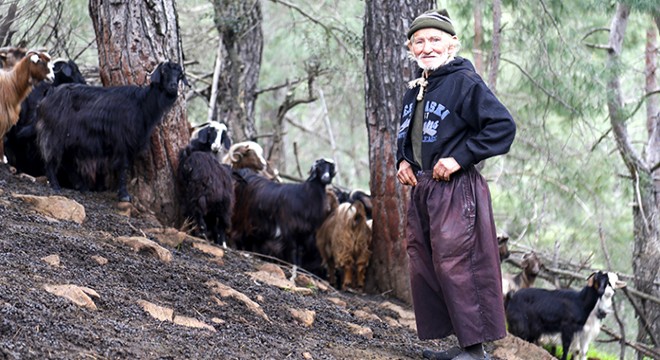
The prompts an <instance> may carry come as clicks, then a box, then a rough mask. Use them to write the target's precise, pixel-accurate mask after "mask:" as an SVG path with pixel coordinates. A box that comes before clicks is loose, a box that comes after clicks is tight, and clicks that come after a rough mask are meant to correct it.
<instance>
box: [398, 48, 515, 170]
mask: <svg viewBox="0 0 660 360" xmlns="http://www.w3.org/2000/svg"><path fill="white" fill-rule="evenodd" d="M427 80H428V86H427V87H426V92H425V94H424V99H423V100H422V101H423V102H424V105H423V109H424V117H423V118H424V126H423V127H424V134H423V136H422V159H421V160H422V163H421V164H418V163H417V162H415V161H414V160H413V158H414V156H413V150H412V143H411V140H410V134H409V131H408V130H409V129H410V128H411V126H410V125H411V123H412V121H413V119H414V118H415V114H414V112H415V105H416V104H417V100H416V96H417V94H418V93H419V86H417V87H414V88H412V89H409V90H408V91H407V92H406V94H405V95H404V97H403V108H402V109H403V110H402V112H401V123H400V125H399V132H398V136H397V154H396V156H397V168H398V166H399V164H400V163H401V161H403V160H406V161H408V163H410V164H411V165H412V166H413V169H414V170H415V171H417V170H420V165H421V170H431V169H433V166H434V165H435V164H436V162H437V161H438V159H441V158H445V157H453V158H454V159H455V160H456V162H458V164H459V165H461V168H462V169H465V168H467V167H469V166H472V165H474V164H476V163H478V162H480V161H481V160H484V159H486V158H489V157H491V156H495V155H501V154H505V153H507V152H508V151H509V148H510V147H511V143H512V142H513V138H514V137H515V134H516V125H515V123H514V121H513V117H512V116H511V114H510V113H509V111H508V110H507V109H506V107H505V106H504V105H503V104H502V103H501V102H500V101H499V100H498V99H497V98H496V97H495V95H494V94H493V93H492V92H491V91H490V89H488V87H487V86H486V84H485V83H484V81H483V80H482V79H481V77H480V76H479V75H478V74H477V73H476V71H475V70H474V67H473V66H472V64H471V63H470V62H469V61H468V60H467V59H463V58H461V57H456V58H455V59H454V60H452V61H451V62H449V63H448V64H446V65H443V66H441V67H440V68H438V69H437V70H434V71H433V72H431V74H430V75H429V77H428V79H427ZM416 160H418V161H419V159H416Z"/></svg>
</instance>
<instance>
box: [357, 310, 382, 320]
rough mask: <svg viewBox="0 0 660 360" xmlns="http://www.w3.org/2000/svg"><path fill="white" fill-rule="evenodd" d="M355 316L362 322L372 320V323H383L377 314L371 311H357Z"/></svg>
mask: <svg viewBox="0 0 660 360" xmlns="http://www.w3.org/2000/svg"><path fill="white" fill-rule="evenodd" d="M353 315H354V316H355V317H356V318H358V319H362V320H372V321H378V322H382V321H383V320H381V319H380V318H379V317H378V316H377V315H376V314H374V313H372V312H369V311H365V310H355V311H354V312H353Z"/></svg>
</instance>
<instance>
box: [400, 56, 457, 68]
mask: <svg viewBox="0 0 660 360" xmlns="http://www.w3.org/2000/svg"><path fill="white" fill-rule="evenodd" d="M410 56H411V57H412V58H413V59H414V60H415V62H417V66H419V67H420V68H421V69H422V70H426V71H433V70H436V69H437V68H439V67H441V66H442V65H445V64H447V63H448V62H450V61H452V60H454V57H453V56H449V53H448V52H445V53H444V54H442V55H441V56H440V57H438V58H435V59H433V61H432V62H431V64H428V65H427V64H424V62H423V61H422V60H421V59H419V58H416V57H415V56H414V55H413V54H410Z"/></svg>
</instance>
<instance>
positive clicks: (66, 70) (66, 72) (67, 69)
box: [61, 64, 73, 77]
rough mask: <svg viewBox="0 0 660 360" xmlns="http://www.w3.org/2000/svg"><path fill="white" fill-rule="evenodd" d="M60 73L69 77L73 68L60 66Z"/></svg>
mask: <svg viewBox="0 0 660 360" xmlns="http://www.w3.org/2000/svg"><path fill="white" fill-rule="evenodd" d="M61 71H62V74H64V75H65V76H66V77H71V76H72V75H73V70H72V69H71V66H68V64H67V65H66V66H62V69H61Z"/></svg>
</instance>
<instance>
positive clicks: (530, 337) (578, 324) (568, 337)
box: [505, 271, 609, 360]
mask: <svg viewBox="0 0 660 360" xmlns="http://www.w3.org/2000/svg"><path fill="white" fill-rule="evenodd" d="M608 283H609V279H608V276H607V274H606V273H603V272H601V271H599V272H597V273H594V274H592V275H591V276H589V279H588V280H587V286H585V287H584V288H583V289H582V290H581V291H579V292H578V291H575V290H570V289H561V290H545V289H537V288H528V289H520V290H518V291H516V292H515V293H513V295H509V294H507V298H506V301H505V303H506V305H505V306H506V319H507V322H508V324H509V332H510V333H511V334H512V335H515V336H517V337H519V338H521V339H523V340H526V341H528V342H532V343H535V342H537V341H538V340H539V338H540V337H541V335H543V334H553V333H561V342H562V347H563V348H564V354H563V356H562V360H566V358H567V354H568V352H569V350H568V349H569V348H570V346H571V342H572V341H573V337H574V336H575V333H577V332H578V331H580V330H582V328H583V327H584V324H585V322H586V321H587V318H588V317H589V314H590V313H591V311H592V310H593V308H594V306H596V302H597V301H598V299H599V298H600V297H601V296H602V295H603V293H604V292H605V288H606V287H607V285H608Z"/></svg>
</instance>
